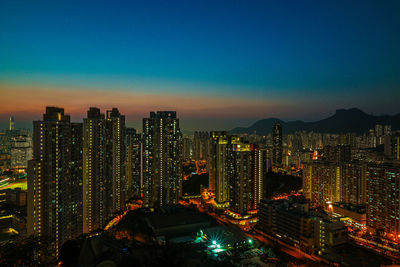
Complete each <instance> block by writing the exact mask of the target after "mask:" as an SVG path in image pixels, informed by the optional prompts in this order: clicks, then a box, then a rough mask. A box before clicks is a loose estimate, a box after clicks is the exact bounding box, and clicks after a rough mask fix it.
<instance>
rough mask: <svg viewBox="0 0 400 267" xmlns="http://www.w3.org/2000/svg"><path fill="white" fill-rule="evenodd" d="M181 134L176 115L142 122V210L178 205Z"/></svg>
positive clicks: (163, 113)
mask: <svg viewBox="0 0 400 267" xmlns="http://www.w3.org/2000/svg"><path fill="white" fill-rule="evenodd" d="M182 148H183V144H182V134H181V131H180V127H179V119H178V118H177V117H176V112H175V111H158V112H157V113H155V112H151V113H150V117H149V118H144V119H143V150H142V174H141V179H142V181H143V201H144V206H145V207H157V206H164V205H169V204H176V203H178V200H179V197H180V196H181V195H182Z"/></svg>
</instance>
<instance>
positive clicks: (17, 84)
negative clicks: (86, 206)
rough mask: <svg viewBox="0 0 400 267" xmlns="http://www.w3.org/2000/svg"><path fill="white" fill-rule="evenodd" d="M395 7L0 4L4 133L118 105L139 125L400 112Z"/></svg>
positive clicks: (205, 125)
mask: <svg viewBox="0 0 400 267" xmlns="http://www.w3.org/2000/svg"><path fill="white" fill-rule="evenodd" d="M399 14H400V1H395V0H394V1H386V0H385V1H368V0H363V1H340V0H337V1H306V0H305V1H266V0H264V1H255V0H254V1H253V0H247V1H235V0H229V1H228V0H227V1H223V0H218V1H215V0H213V1H195V0H193V1H191V0H184V1H174V0H171V1H151V0H149V1H99V0H97V1H75V0H69V1H62V0H58V1H40V0H37V1H19V0H2V1H0V127H5V126H6V124H7V122H8V118H9V116H10V115H14V117H15V120H16V125H17V127H18V126H20V127H23V126H25V125H31V121H32V120H37V119H41V117H42V114H43V113H44V111H45V106H59V107H63V108H65V112H66V113H68V114H71V116H72V120H73V121H79V120H81V119H82V118H83V117H84V116H85V114H86V111H87V110H88V108H89V107H91V106H96V107H99V108H101V109H102V110H103V111H105V110H106V109H111V108H112V107H117V108H119V110H120V111H121V113H123V114H125V115H126V118H127V122H128V125H129V126H134V127H136V128H137V129H138V130H141V120H142V118H143V117H147V116H149V112H150V111H157V110H176V111H177V115H178V117H179V118H180V119H181V128H183V129H184V130H196V129H199V130H213V129H214V130H223V129H228V130H229V129H232V128H234V127H237V126H249V125H251V124H252V123H253V122H255V121H256V120H258V119H262V118H269V117H277V118H281V119H283V120H293V119H301V120H306V121H310V120H317V119H321V118H325V117H327V116H330V115H332V114H333V113H334V112H335V110H336V109H339V108H351V107H358V108H360V109H362V110H364V111H365V112H367V113H372V114H375V115H381V114H395V113H399V112H400V108H399V106H400V105H399V100H400V49H399V47H400V34H399V33H400V16H399Z"/></svg>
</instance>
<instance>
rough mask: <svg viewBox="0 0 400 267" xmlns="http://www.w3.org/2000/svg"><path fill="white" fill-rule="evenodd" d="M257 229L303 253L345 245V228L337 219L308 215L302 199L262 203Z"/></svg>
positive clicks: (292, 198)
mask: <svg viewBox="0 0 400 267" xmlns="http://www.w3.org/2000/svg"><path fill="white" fill-rule="evenodd" d="M258 219H259V221H258V224H257V227H258V228H260V229H261V230H262V231H264V232H266V233H268V234H272V235H274V236H275V237H277V238H280V239H281V240H282V241H284V242H286V243H289V244H290V245H293V246H295V247H298V248H300V249H301V250H303V251H305V252H307V253H314V252H316V251H318V250H319V251H323V250H324V249H325V248H326V247H333V246H337V245H339V244H343V243H346V240H347V232H346V231H347V228H346V226H345V225H344V223H343V222H342V221H340V220H338V219H330V218H329V216H328V215H326V214H321V213H316V212H310V211H309V202H308V201H306V200H305V199H304V197H301V196H300V197H299V196H297V197H289V198H288V199H281V200H262V201H261V203H260V210H259V218H258Z"/></svg>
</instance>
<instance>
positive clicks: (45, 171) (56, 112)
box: [28, 107, 82, 257]
mask: <svg viewBox="0 0 400 267" xmlns="http://www.w3.org/2000/svg"><path fill="white" fill-rule="evenodd" d="M33 128H34V130H33V140H34V141H33V160H31V161H29V163H28V234H34V235H38V236H40V237H45V238H46V240H47V241H48V243H49V247H48V252H49V253H50V254H52V255H53V256H55V257H56V256H58V253H59V250H60V248H61V245H62V244H63V243H64V242H65V241H66V240H68V239H72V238H75V237H77V236H78V235H79V234H81V233H82V217H81V216H82V187H81V185H82V171H81V170H82V167H81V166H82V159H81V153H82V142H81V139H82V124H80V123H71V122H70V116H69V115H64V109H62V108H56V107H46V113H45V114H44V115H43V120H41V121H34V122H33Z"/></svg>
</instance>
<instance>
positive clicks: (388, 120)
mask: <svg viewBox="0 0 400 267" xmlns="http://www.w3.org/2000/svg"><path fill="white" fill-rule="evenodd" d="M275 122H280V123H281V124H282V127H283V132H284V133H285V134H290V133H294V132H297V131H307V132H310V131H313V132H319V133H357V134H362V133H366V132H368V130H369V129H374V128H375V125H376V124H382V125H392V130H399V129H400V113H398V114H396V115H383V116H374V115H370V114H367V113H365V112H363V111H362V110H360V109H358V108H351V109H338V110H336V113H335V114H334V115H333V116H331V117H329V118H326V119H323V120H319V121H314V122H304V121H299V120H298V121H288V122H284V121H282V120H280V119H276V118H270V119H263V120H259V121H257V122H256V123H254V124H253V125H251V126H250V127H248V128H245V127H237V128H234V129H232V130H231V131H230V133H231V134H241V133H248V134H252V133H254V131H256V133H257V134H261V135H264V134H268V133H271V129H272V125H273V124H274V123H275Z"/></svg>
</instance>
